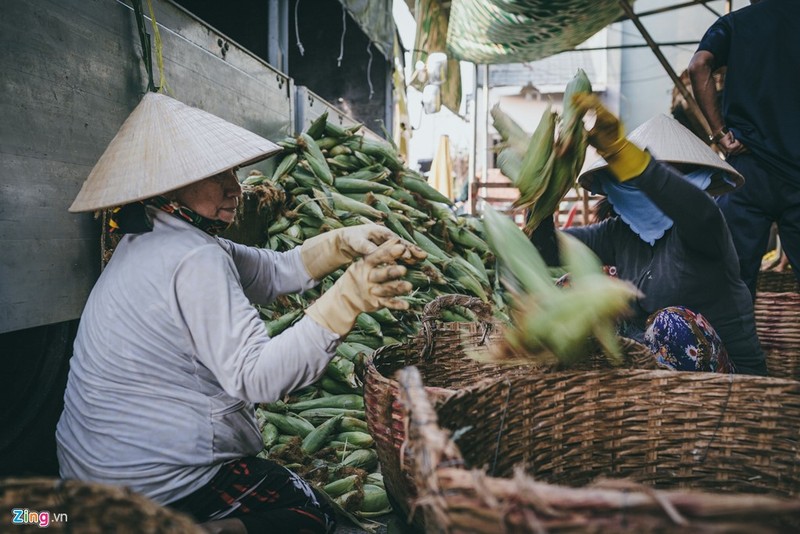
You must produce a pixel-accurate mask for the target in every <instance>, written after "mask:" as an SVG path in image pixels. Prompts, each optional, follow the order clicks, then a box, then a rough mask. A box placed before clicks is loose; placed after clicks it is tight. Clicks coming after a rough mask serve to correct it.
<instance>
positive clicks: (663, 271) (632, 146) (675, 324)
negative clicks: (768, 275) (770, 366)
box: [531, 95, 767, 375]
mask: <svg viewBox="0 0 800 534" xmlns="http://www.w3.org/2000/svg"><path fill="white" fill-rule="evenodd" d="M576 103H577V104H578V105H579V106H581V107H582V108H584V109H585V110H593V111H594V112H595V113H596V119H595V125H594V127H593V128H592V129H591V130H589V132H588V136H589V143H590V144H591V145H592V146H594V147H595V148H596V149H597V151H598V153H599V154H600V155H601V156H603V158H604V159H605V164H604V165H601V166H595V167H594V168H592V169H590V170H589V171H587V172H585V173H584V174H583V175H581V176H580V178H579V182H580V183H581V185H582V186H583V187H584V188H585V189H587V190H589V191H591V192H593V193H597V194H604V195H606V196H607V199H608V202H609V203H610V205H611V206H612V207H613V209H614V212H615V213H616V215H614V216H611V217H609V218H607V219H605V220H603V221H601V222H599V223H595V224H591V225H589V226H585V227H576V228H569V229H566V230H564V231H565V232H568V233H569V234H571V235H573V236H575V237H577V238H578V239H580V240H581V241H582V242H583V243H585V244H586V245H588V246H589V247H590V248H591V249H592V250H593V251H594V252H595V254H597V255H598V256H599V258H600V260H601V261H602V262H603V263H604V264H605V265H611V266H614V267H615V268H616V275H617V276H618V277H619V278H621V279H623V280H628V281H630V282H631V283H633V284H634V285H635V286H636V287H637V288H638V289H639V291H640V292H641V293H642V295H643V296H642V297H640V298H639V299H638V300H637V301H636V302H635V304H634V314H633V316H632V317H630V318H629V319H627V320H626V321H625V322H624V323H623V324H621V325H620V335H622V336H625V337H629V338H631V339H635V340H637V341H639V342H641V343H644V344H645V345H647V346H648V347H649V348H650V350H652V352H653V353H654V355H655V358H656V360H657V361H658V363H659V364H660V365H661V366H663V367H667V368H670V369H676V370H683V371H712V372H737V373H747V374H758V375H766V374H767V369H766V364H765V360H764V354H763V352H762V350H761V347H760V344H759V341H758V336H757V335H756V327H755V317H754V312H753V302H752V299H751V297H750V292H749V291H748V289H747V286H746V285H745V284H744V283H743V282H742V280H741V277H740V276H739V268H738V265H739V262H738V260H737V257H736V251H735V250H734V248H733V243H732V241H731V237H730V233H729V231H728V228H727V225H726V224H725V219H724V217H723V216H722V213H721V212H720V210H719V208H718V207H717V205H716V203H715V202H714V199H713V198H712V197H711V196H710V194H709V193H712V194H720V193H722V192H724V191H725V190H730V189H732V188H733V186H735V185H736V183H737V182H738V183H741V182H742V177H741V176H739V175H738V174H737V173H736V171H735V170H734V169H733V168H732V167H730V166H729V165H727V164H725V162H723V161H722V160H720V159H719V158H718V157H717V156H716V155H715V154H714V153H713V151H711V149H709V148H708V147H707V146H706V145H705V144H704V143H703V142H702V141H700V140H699V139H698V138H696V137H695V136H694V135H693V134H692V133H691V132H689V131H688V130H687V129H686V128H684V127H683V126H681V125H680V124H679V123H678V122H677V121H675V120H673V119H671V118H669V117H666V116H664V115H661V116H659V117H656V118H654V119H651V120H650V121H648V122H647V123H645V124H643V125H642V126H640V127H639V128H638V129H637V130H635V131H634V132H633V133H632V134H631V136H630V140H629V139H626V138H625V136H624V132H623V130H622V126H621V124H620V122H619V120H618V119H617V118H616V117H615V116H614V115H613V114H611V113H610V112H609V111H608V110H607V109H606V108H605V107H604V106H603V105H602V104H601V103H600V101H599V99H598V98H597V97H596V96H595V95H579V96H578V97H576ZM637 145H638V146H637ZM640 147H642V148H640ZM643 148H645V149H647V150H643ZM656 159H659V160H664V161H669V162H670V163H671V164H672V165H670V164H667V163H664V162H663V161H656ZM706 191H708V192H706ZM531 241H532V242H533V243H534V245H536V247H537V248H538V249H539V251H540V253H542V255H543V257H544V258H545V260H546V261H547V262H548V263H549V264H550V265H558V264H559V260H558V247H557V243H556V239H555V228H554V223H553V219H552V218H550V217H547V218H545V221H544V222H543V223H542V224H541V225H540V226H539V227H538V228H537V229H536V230H535V231H534V232H533V234H532V235H531Z"/></svg>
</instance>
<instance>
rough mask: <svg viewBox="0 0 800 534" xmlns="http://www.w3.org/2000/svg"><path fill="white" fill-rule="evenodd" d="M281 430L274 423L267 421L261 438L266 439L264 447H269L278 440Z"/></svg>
mask: <svg viewBox="0 0 800 534" xmlns="http://www.w3.org/2000/svg"><path fill="white" fill-rule="evenodd" d="M279 435H280V431H279V430H278V427H276V426H275V425H274V424H272V423H265V424H264V428H262V429H261V438H262V440H263V441H264V447H265V448H267V449H269V448H270V447H272V446H273V445H275V444H276V443H277V442H278V436H279Z"/></svg>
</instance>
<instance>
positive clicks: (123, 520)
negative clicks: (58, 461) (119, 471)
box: [0, 478, 205, 534]
mask: <svg viewBox="0 0 800 534" xmlns="http://www.w3.org/2000/svg"><path fill="white" fill-rule="evenodd" d="M0 503H2V509H3V515H4V516H5V517H4V520H3V521H4V523H3V526H4V527H6V526H7V525H9V524H10V521H11V516H10V514H11V510H12V509H14V508H20V509H23V510H24V509H27V510H29V512H30V511H37V512H48V516H47V519H48V522H49V524H48V525H44V524H42V523H41V521H42V519H39V520H37V524H33V523H28V524H22V525H13V526H11V527H10V528H9V530H8V531H9V532H12V531H13V532H39V531H40V530H41V528H40V525H41V527H44V526H47V527H48V531H56V532H80V533H82V534H102V533H106V532H114V533H119V534H126V533H128V534H142V533H148V534H201V533H203V532H205V530H203V529H202V528H200V527H199V526H198V525H196V524H195V523H194V522H193V521H192V519H191V518H190V517H188V516H186V515H184V514H181V513H179V512H176V511H174V510H171V509H169V508H164V507H162V506H159V505H158V504H156V503H155V502H153V501H151V500H150V499H147V498H146V497H143V496H142V495H138V494H136V493H134V492H132V491H130V490H128V489H126V488H121V487H115V486H106V485H101V484H90V483H86V482H80V481H77V480H60V479H56V478H7V479H0ZM0 530H3V529H2V528H0ZM3 531H4V530H3Z"/></svg>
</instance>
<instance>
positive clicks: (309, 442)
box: [300, 415, 343, 454]
mask: <svg viewBox="0 0 800 534" xmlns="http://www.w3.org/2000/svg"><path fill="white" fill-rule="evenodd" d="M342 417H343V416H342V415H337V416H335V417H331V418H330V419H328V420H327V421H325V422H324V423H322V424H321V425H319V426H318V427H317V428H315V429H314V430H313V431H311V432H309V434H308V435H307V436H306V437H304V438H303V442H302V444H301V445H300V449H301V450H302V451H303V452H305V453H306V454H313V453H315V452H317V451H318V450H320V449H321V448H322V447H323V446H324V445H325V442H326V441H328V439H329V438H330V436H332V435H333V434H334V432H336V430H337V429H338V428H339V423H340V422H341V420H342Z"/></svg>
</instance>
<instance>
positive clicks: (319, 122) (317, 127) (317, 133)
mask: <svg viewBox="0 0 800 534" xmlns="http://www.w3.org/2000/svg"><path fill="white" fill-rule="evenodd" d="M327 122H328V110H327V109H326V110H325V111H323V112H322V114H320V116H319V117H317V118H316V119H314V121H313V122H312V123H311V124H310V125H309V127H308V128H306V134H307V135H308V136H309V137H311V138H312V139H319V138H320V137H322V134H324V133H325V125H326V124H327Z"/></svg>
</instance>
